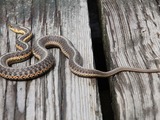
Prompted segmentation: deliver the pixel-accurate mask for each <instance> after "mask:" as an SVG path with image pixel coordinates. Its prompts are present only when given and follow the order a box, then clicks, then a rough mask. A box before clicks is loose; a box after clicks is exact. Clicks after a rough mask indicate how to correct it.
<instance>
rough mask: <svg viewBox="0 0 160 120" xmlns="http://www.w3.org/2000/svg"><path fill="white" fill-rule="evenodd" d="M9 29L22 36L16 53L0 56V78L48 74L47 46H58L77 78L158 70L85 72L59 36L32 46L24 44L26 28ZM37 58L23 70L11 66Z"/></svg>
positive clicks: (77, 56)
mask: <svg viewBox="0 0 160 120" xmlns="http://www.w3.org/2000/svg"><path fill="white" fill-rule="evenodd" d="M9 27H10V29H11V30H12V31H13V32H15V33H18V34H22V36H21V37H19V38H18V39H17V41H16V47H17V48H18V49H19V50H20V51H17V52H11V53H7V54H5V55H2V56H1V57H0V76H1V77H3V78H6V79H10V80H27V79H33V78H36V77H38V76H40V75H42V74H44V73H45V72H46V71H48V70H49V69H50V68H51V67H52V66H53V65H54V64H55V60H54V57H53V56H52V54H51V53H49V52H48V51H47V49H46V48H48V47H55V46H56V47H59V48H60V49H61V51H62V52H63V53H64V55H65V56H66V57H67V58H68V59H69V66H70V69H71V71H72V72H73V73H74V74H76V75H78V76H81V77H109V76H112V75H115V74H117V73H119V72H123V71H132V72H141V73H155V72H160V69H140V68H130V67H118V68H115V69H113V70H111V71H108V72H102V71H99V70H96V69H86V68H83V67H82V62H81V56H80V54H79V52H78V51H77V50H76V49H75V47H74V46H73V44H72V43H71V42H70V41H69V40H67V39H66V38H64V37H62V36H50V35H48V36H44V37H42V38H40V39H39V40H38V41H36V42H35V43H33V46H32V47H31V46H30V45H28V44H27V42H28V41H29V40H30V39H31V37H32V33H31V31H30V30H29V29H28V28H26V27H20V26H17V25H10V26H9ZM32 53H33V55H34V56H35V57H36V58H38V59H39V61H38V62H37V63H36V64H33V65H30V66H28V67H24V68H14V67H11V66H10V65H12V64H13V63H17V62H21V61H25V60H26V59H28V58H29V57H30V56H31V55H32Z"/></svg>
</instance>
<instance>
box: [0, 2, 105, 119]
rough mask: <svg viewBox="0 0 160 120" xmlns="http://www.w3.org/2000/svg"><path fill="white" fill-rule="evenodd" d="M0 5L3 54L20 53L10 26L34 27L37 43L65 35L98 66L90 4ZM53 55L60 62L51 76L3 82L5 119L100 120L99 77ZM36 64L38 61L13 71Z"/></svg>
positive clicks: (56, 53)
mask: <svg viewBox="0 0 160 120" xmlns="http://www.w3.org/2000/svg"><path fill="white" fill-rule="evenodd" d="M0 6H1V7H0V12H1V14H0V18H1V21H0V29H1V34H0V38H1V40H0V54H1V55H2V54H4V53H7V52H10V51H15V50H16V48H15V41H16V39H17V35H16V34H15V33H13V32H11V31H9V30H8V28H7V24H8V23H9V22H11V23H18V24H19V25H22V26H26V27H28V28H30V29H32V32H33V33H34V34H35V36H34V37H33V39H32V41H36V40H37V39H38V38H40V37H42V36H44V35H48V34H52V35H55V34H56V35H60V34H61V35H64V36H65V37H67V38H69V39H70V40H71V41H72V42H73V44H74V45H75V47H76V48H77V49H78V50H79V51H80V53H81V54H82V57H83V58H84V60H85V61H84V66H85V67H88V68H93V56H92V44H91V38H90V29H89V25H88V23H89V22H88V11H87V1H86V0H77V1H70V0H65V1H63V0H59V1H56V0H4V1H3V0H1V4H0ZM29 44H32V42H30V43H29ZM49 51H50V52H52V53H53V55H54V56H55V58H56V66H55V67H54V70H52V71H50V72H49V73H47V74H46V75H44V76H42V77H40V78H37V79H35V80H32V81H22V82H19V81H7V80H5V79H3V78H0V79H1V80H0V86H1V87H0V94H1V95H0V106H1V107H0V119H1V120H35V119H36V120H44V119H46V120H63V119H67V120H75V119H76V120H82V119H83V120H101V119H102V115H101V110H100V103H99V94H98V90H97V83H96V81H95V79H86V78H80V77H77V76H75V75H74V74H72V73H71V71H70V70H69V66H68V60H67V59H66V58H65V57H64V55H62V54H61V52H60V51H59V50H58V49H52V50H49ZM88 56H89V57H88ZM36 62H37V60H36V59H35V58H34V57H33V58H31V59H30V60H27V61H26V62H23V63H19V64H15V65H13V67H25V66H28V65H30V64H34V63H36Z"/></svg>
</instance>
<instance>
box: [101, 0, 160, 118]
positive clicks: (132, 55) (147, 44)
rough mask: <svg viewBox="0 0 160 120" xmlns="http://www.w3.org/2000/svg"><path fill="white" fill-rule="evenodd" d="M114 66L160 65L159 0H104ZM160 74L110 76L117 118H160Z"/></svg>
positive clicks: (107, 42) (107, 40) (109, 55)
mask: <svg viewBox="0 0 160 120" xmlns="http://www.w3.org/2000/svg"><path fill="white" fill-rule="evenodd" d="M99 5H100V9H101V16H102V18H101V19H102V27H103V38H104V39H103V40H104V46H105V47H104V48H105V51H106V52H105V53H106V56H107V57H106V58H107V60H106V61H108V60H110V62H109V63H108V64H109V65H110V67H111V68H110V69H113V68H115V67H118V66H130V67H139V68H144V69H146V68H148V69H150V68H159V67H160V64H159V63H160V62H159V61H160V59H159V57H160V36H159V35H160V34H159V33H160V14H159V13H160V11H159V10H160V9H159V3H158V1H156V0H126V1H125V0H114V1H113V0H100V4H99ZM159 77H160V76H159V74H139V73H130V72H127V73H120V74H118V75H116V76H114V77H111V78H110V87H111V95H112V101H113V103H112V105H113V111H114V118H115V119H116V120H160V78H159Z"/></svg>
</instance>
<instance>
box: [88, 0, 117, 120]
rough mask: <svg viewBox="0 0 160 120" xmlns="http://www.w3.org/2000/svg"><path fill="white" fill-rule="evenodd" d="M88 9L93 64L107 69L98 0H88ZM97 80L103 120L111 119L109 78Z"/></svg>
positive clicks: (97, 67)
mask: <svg viewBox="0 0 160 120" xmlns="http://www.w3.org/2000/svg"><path fill="white" fill-rule="evenodd" d="M88 9H89V10H88V11H89V20H90V28H91V37H92V46H93V54H94V60H95V66H96V69H98V70H102V71H107V67H106V61H105V55H104V50H103V42H102V31H101V30H102V29H101V27H100V26H101V22H100V16H99V11H98V1H97V0H88ZM108 69H109V68H108ZM97 80H98V87H99V94H100V101H101V110H102V114H103V120H113V119H114V117H113V111H112V106H111V102H112V101H111V100H112V99H111V96H110V89H109V79H108V78H98V79H97Z"/></svg>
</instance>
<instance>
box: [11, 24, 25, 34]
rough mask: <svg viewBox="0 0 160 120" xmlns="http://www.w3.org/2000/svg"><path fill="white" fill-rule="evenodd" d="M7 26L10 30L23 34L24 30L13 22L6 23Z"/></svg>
mask: <svg viewBox="0 0 160 120" xmlns="http://www.w3.org/2000/svg"><path fill="white" fill-rule="evenodd" d="M8 27H9V29H10V30H11V31H13V32H15V33H18V34H25V33H26V32H25V30H24V29H23V28H22V27H20V26H18V25H14V24H8Z"/></svg>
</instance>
